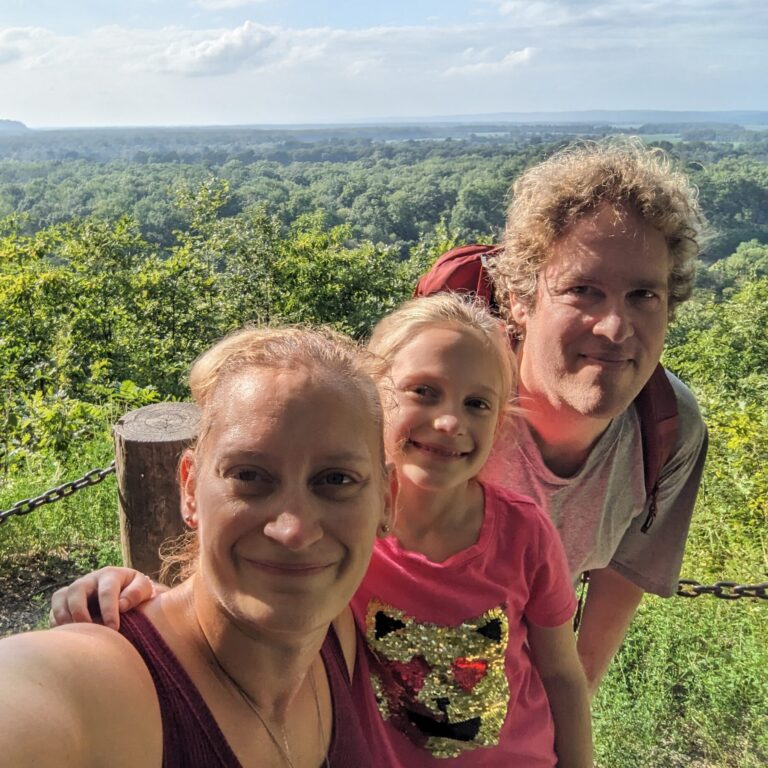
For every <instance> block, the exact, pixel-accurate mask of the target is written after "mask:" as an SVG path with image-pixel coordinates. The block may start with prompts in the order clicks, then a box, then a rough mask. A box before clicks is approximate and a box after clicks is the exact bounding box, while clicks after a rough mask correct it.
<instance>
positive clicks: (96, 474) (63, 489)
mask: <svg viewBox="0 0 768 768" xmlns="http://www.w3.org/2000/svg"><path fill="white" fill-rule="evenodd" d="M114 472H115V462H114V461H113V462H112V463H111V464H110V465H109V466H106V467H104V469H92V470H91V471H90V472H86V473H85V474H84V475H83V476H82V477H79V478H78V479H77V480H70V481H69V482H68V483H62V484H61V485H58V486H56V487H55V488H51V489H50V490H49V491H46V492H45V493H41V494H40V495H39V496H35V497H34V498H31V499H22V500H21V501H17V502H16V503H15V504H14V505H13V506H12V507H10V508H9V509H6V510H3V511H2V512H0V525H2V523H4V522H5V521H6V520H8V518H10V517H13V516H14V515H17V516H20V515H28V514H29V513H30V512H32V510H35V509H37V508H38V507H42V506H43V505H44V504H53V503H54V502H57V501H61V500H62V499H66V498H67V497H68V496H71V495H72V494H73V493H77V492H78V491H80V490H82V489H83V488H90V487H91V486H92V485H98V484H99V483H100V482H101V481H102V480H104V478H105V477H108V476H109V475H112V474H114Z"/></svg>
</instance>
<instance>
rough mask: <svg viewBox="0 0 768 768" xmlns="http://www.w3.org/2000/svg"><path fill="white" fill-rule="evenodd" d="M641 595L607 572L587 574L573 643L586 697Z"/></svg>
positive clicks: (613, 652)
mask: <svg viewBox="0 0 768 768" xmlns="http://www.w3.org/2000/svg"><path fill="white" fill-rule="evenodd" d="M644 594H645V593H644V591H643V590H642V589H641V588H640V587H638V586H637V585H636V584H633V583H632V582H631V581H629V579H626V578H624V576H621V575H620V574H619V573H617V572H616V571H614V570H613V569H611V568H601V569H600V570H596V571H590V574H589V589H588V590H587V599H586V601H585V602H584V613H583V614H582V617H581V624H580V625H579V637H578V642H577V649H578V652H579V658H580V659H581V664H582V666H583V667H584V672H585V674H586V676H587V686H588V688H589V695H590V696H594V695H595V693H596V692H597V688H598V686H599V685H600V681H601V680H602V678H603V675H604V674H605V672H606V670H607V669H608V667H609V666H610V663H611V660H612V659H613V657H614V656H615V655H616V651H618V650H619V647H620V646H621V643H622V641H623V640H624V635H625V634H626V632H627V628H628V627H629V625H630V622H631V621H632V617H633V616H634V615H635V611H636V610H637V606H638V605H639V604H640V600H641V599H642V597H643V595H644Z"/></svg>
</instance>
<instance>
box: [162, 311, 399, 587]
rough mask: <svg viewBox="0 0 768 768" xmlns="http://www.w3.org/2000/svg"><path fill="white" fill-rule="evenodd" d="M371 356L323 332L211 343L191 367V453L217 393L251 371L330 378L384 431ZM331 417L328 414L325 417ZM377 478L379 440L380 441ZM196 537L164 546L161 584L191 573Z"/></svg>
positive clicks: (252, 332) (278, 330) (273, 333)
mask: <svg viewBox="0 0 768 768" xmlns="http://www.w3.org/2000/svg"><path fill="white" fill-rule="evenodd" d="M371 360H372V358H371V355H370V354H369V353H368V352H366V351H365V350H364V349H363V348H361V347H360V346H359V345H358V344H356V343H355V342H354V341H353V340H352V339H350V338H349V337H348V336H344V335H343V334H341V333H339V332H337V331H335V330H333V329H331V328H326V327H318V328H309V327H305V326H284V327H275V328H269V327H265V328H258V327H244V328H241V329H239V330H236V331H234V332H232V333H230V334H229V335H227V336H225V337H224V338H222V339H220V340H219V341H218V342H216V343H215V344H214V345H213V346H212V347H211V348H210V349H208V350H206V351H205V352H203V354H202V355H200V356H199V357H198V358H197V360H195V362H194V363H193V364H192V368H191V370H190V374H189V388H190V390H191V392H192V399H193V400H194V401H195V403H196V404H197V405H198V406H199V408H200V431H199V433H198V437H197V440H196V442H195V445H194V447H193V448H191V449H190V451H191V452H192V453H193V455H198V454H199V452H200V451H201V450H204V444H205V438H206V436H207V434H208V433H209V431H210V429H211V424H212V423H213V421H214V420H215V418H216V414H217V408H216V406H217V404H218V402H219V398H218V392H219V390H220V389H221V387H222V385H223V384H224V383H225V382H226V381H228V380H229V379H230V378H232V377H234V376H240V375H242V374H243V373H244V372H246V371H248V370H250V369H255V370H265V369H266V370H296V369H297V368H305V369H306V370H309V371H312V372H318V373H325V374H329V375H331V376H332V377H334V378H335V379H337V380H341V381H342V382H344V383H345V384H346V385H347V386H349V387H350V388H352V389H353V390H355V391H357V393H359V394H360V396H361V398H362V399H363V400H364V402H365V404H366V407H367V410H368V413H369V414H370V417H371V421H372V422H373V423H375V424H376V426H377V428H378V430H379V433H380V434H382V432H383V415H382V409H381V403H380V400H379V395H378V390H377V387H376V385H375V383H374V381H373V379H372V378H371V374H372V369H373V368H374V367H375V366H374V365H373V364H372V362H371ZM330 416H331V415H330V414H329V417H330ZM380 455H381V467H382V473H384V472H385V465H384V442H383V436H382V438H381V441H380ZM197 553H198V547H197V536H196V534H195V533H194V532H188V533H185V534H183V536H181V537H179V539H177V540H175V541H172V542H169V543H168V544H167V545H165V546H164V547H163V552H162V555H163V566H162V569H161V572H160V578H161V580H162V581H165V582H167V581H168V580H169V578H170V577H171V576H172V577H173V580H175V581H183V580H184V579H186V578H188V577H189V576H191V575H192V573H194V570H195V566H196V562H197Z"/></svg>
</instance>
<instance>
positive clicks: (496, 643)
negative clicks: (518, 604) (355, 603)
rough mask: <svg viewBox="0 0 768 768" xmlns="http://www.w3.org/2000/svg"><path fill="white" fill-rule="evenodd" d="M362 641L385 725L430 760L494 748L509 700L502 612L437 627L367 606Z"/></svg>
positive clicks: (382, 606) (375, 604)
mask: <svg viewBox="0 0 768 768" xmlns="http://www.w3.org/2000/svg"><path fill="white" fill-rule="evenodd" d="M366 635H367V640H368V645H369V647H370V648H371V650H372V651H373V653H374V655H375V657H376V661H377V663H374V664H373V665H372V667H371V670H372V672H371V679H372V683H373V687H374V691H375V692H376V698H377V702H378V705H379V711H380V712H381V715H382V717H383V718H384V719H385V720H389V721H390V722H391V723H392V725H394V726H395V727H396V728H397V729H398V730H400V731H402V732H403V733H404V734H406V735H407V736H408V737H409V738H410V739H411V741H413V742H414V743H415V744H417V745H418V746H420V747H422V748H423V749H426V750H428V751H429V752H430V753H431V754H432V755H433V756H434V757H456V756H457V755H459V754H461V753H462V752H464V751H466V750H469V749H475V748H477V747H490V746H495V745H496V744H498V742H499V734H500V731H501V727H502V725H503V724H504V718H505V716H506V713H507V704H508V702H509V685H508V683H507V677H506V675H505V673H504V658H505V654H506V650H507V644H508V639H509V623H508V620H507V616H506V614H505V613H504V610H503V609H502V608H494V609H492V610H490V611H487V612H486V613H484V614H483V615H482V616H478V617H477V618H474V619H469V620H468V621H465V622H464V623H463V624H461V625H460V626H458V627H445V626H441V625H438V624H428V623H421V622H417V621H415V620H414V619H413V618H412V617H410V616H408V615H407V614H406V613H404V612H403V611H400V610H398V609H396V608H392V607H390V606H388V605H385V604H384V603H381V602H379V601H378V600H371V601H370V602H369V603H368V610H367V615H366Z"/></svg>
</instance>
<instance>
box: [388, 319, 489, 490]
mask: <svg viewBox="0 0 768 768" xmlns="http://www.w3.org/2000/svg"><path fill="white" fill-rule="evenodd" d="M391 375H392V379H393V381H394V385H395V392H396V395H397V397H396V402H395V403H394V404H393V405H392V407H391V408H390V409H389V412H388V414H387V417H388V418H387V426H386V430H385V441H386V445H387V453H388V456H389V459H390V461H392V462H393V463H394V465H395V467H396V468H397V474H398V479H399V482H400V484H401V485H405V484H407V483H411V484H413V485H415V486H418V487H420V488H423V489H427V490H434V491H440V490H447V489H450V488H453V487H458V486H460V485H462V484H464V483H466V482H467V481H468V480H470V479H472V478H473V477H475V476H476V475H477V474H478V473H479V472H480V469H481V468H482V467H483V465H484V464H485V462H486V459H487V458H488V454H489V453H490V451H491V447H492V445H493V438H494V435H495V433H496V427H497V426H498V423H499V418H500V415H501V409H502V408H503V406H504V403H503V402H502V394H501V389H502V376H501V371H500V367H499V363H498V361H497V357H496V352H495V351H494V350H493V349H492V348H491V347H490V345H489V344H488V342H487V341H486V340H485V339H484V338H483V337H482V336H481V335H480V334H479V333H478V332H476V331H473V330H470V329H465V328H460V327H457V326H452V325H445V326H432V327H429V328H426V329H423V330H420V331H418V332H417V334H416V336H415V337H414V338H413V340H412V341H410V342H408V343H407V344H406V345H405V346H404V347H402V348H401V349H400V350H399V351H398V352H397V353H396V354H395V356H394V359H393V361H392V368H391Z"/></svg>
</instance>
